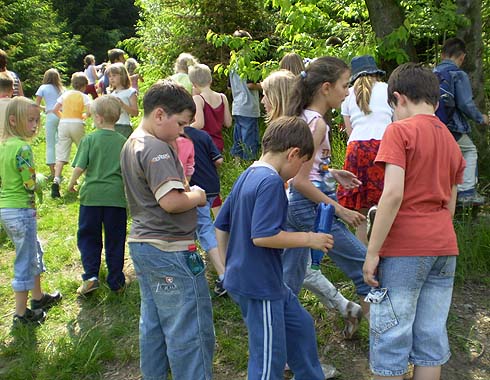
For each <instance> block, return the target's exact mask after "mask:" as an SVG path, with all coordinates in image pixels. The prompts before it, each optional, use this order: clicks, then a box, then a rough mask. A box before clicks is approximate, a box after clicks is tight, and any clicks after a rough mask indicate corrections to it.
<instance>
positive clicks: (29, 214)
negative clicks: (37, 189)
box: [0, 208, 46, 292]
mask: <svg viewBox="0 0 490 380" xmlns="http://www.w3.org/2000/svg"><path fill="white" fill-rule="evenodd" d="M0 222H1V223H2V226H3V228H4V229H5V232H7V235H8V236H9V238H10V239H11V240H12V242H13V243H14V245H15V261H14V279H13V280H12V288H13V289H14V291H16V292H25V291H28V290H31V289H33V288H34V277H35V276H38V275H40V274H41V273H42V272H44V271H45V270H46V268H45V267H44V262H43V250H42V247H41V243H39V240H38V238H37V220H36V210H35V209H33V208H1V209H0Z"/></svg>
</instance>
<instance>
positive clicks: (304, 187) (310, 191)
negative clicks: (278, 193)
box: [294, 122, 366, 227]
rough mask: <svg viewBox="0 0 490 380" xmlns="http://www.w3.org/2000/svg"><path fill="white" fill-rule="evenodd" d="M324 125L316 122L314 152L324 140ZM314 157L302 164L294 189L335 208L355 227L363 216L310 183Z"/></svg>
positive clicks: (315, 200)
mask: <svg viewBox="0 0 490 380" xmlns="http://www.w3.org/2000/svg"><path fill="white" fill-rule="evenodd" d="M326 131H327V129H326V125H325V123H324V122H317V127H316V129H315V131H314V132H313V140H314V142H315V151H316V150H317V149H319V148H318V147H319V146H320V144H321V142H322V141H323V139H324V138H325V134H326ZM313 163H314V157H313V158H312V159H311V160H310V161H308V162H305V163H304V164H303V166H302V167H301V169H300V170H299V172H298V174H296V176H295V177H294V187H295V188H296V189H297V190H298V191H299V192H300V193H301V194H303V195H304V196H305V197H306V198H308V199H309V200H311V201H312V202H315V203H320V202H323V203H325V204H331V205H333V206H334V207H335V214H336V215H337V216H338V217H339V218H341V219H342V220H344V221H345V222H347V223H348V224H350V225H351V226H353V227H357V226H358V225H359V224H360V223H361V222H362V221H363V220H365V219H366V218H365V216H364V215H362V214H360V213H358V212H357V211H354V210H349V209H347V208H345V207H343V206H341V205H340V204H338V203H337V202H335V201H334V200H332V199H331V198H329V197H328V196H327V195H326V194H324V193H323V192H322V191H320V190H319V189H317V188H316V187H315V186H314V185H313V184H312V183H311V181H310V178H309V175H310V172H311V170H312V168H313Z"/></svg>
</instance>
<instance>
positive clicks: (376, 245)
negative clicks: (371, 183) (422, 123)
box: [363, 164, 405, 287]
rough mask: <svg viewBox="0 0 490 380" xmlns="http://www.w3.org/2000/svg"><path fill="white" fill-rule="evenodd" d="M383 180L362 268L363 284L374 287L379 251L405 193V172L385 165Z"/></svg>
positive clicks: (399, 168) (375, 285) (376, 283)
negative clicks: (381, 191)
mask: <svg viewBox="0 0 490 380" xmlns="http://www.w3.org/2000/svg"><path fill="white" fill-rule="evenodd" d="M384 178H385V182H384V188H383V193H382V194H381V198H380V200H379V203H378V210H377V211H376V219H375V221H374V226H373V231H372V233H371V239H370V240H369V245H368V250H367V254H366V261H365V262H364V267H363V272H364V282H365V283H366V284H368V285H370V286H374V287H377V286H379V283H378V281H377V280H376V278H375V275H376V270H377V267H378V263H379V250H380V249H381V247H382V246H383V243H384V241H385V239H386V236H388V233H389V232H390V229H391V226H392V225H393V221H394V220H395V217H396V215H397V214H398V210H399V209H400V206H401V204H402V200H403V193H404V191H405V170H404V169H403V168H402V167H400V166H397V165H392V164H386V166H385V177H384Z"/></svg>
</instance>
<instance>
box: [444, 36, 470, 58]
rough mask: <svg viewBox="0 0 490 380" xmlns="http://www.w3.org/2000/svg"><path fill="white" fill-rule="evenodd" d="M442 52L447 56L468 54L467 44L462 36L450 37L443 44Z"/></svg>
mask: <svg viewBox="0 0 490 380" xmlns="http://www.w3.org/2000/svg"><path fill="white" fill-rule="evenodd" d="M441 54H442V55H443V56H444V57H447V58H451V57H454V58H456V57H459V56H460V55H461V54H466V44H465V43H464V41H463V40H462V39H461V38H458V37H454V38H449V39H447V40H446V42H444V45H442V50H441Z"/></svg>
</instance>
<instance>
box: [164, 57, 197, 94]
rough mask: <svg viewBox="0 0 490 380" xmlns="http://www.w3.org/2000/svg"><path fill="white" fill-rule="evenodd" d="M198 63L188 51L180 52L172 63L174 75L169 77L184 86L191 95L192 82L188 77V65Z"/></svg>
mask: <svg viewBox="0 0 490 380" xmlns="http://www.w3.org/2000/svg"><path fill="white" fill-rule="evenodd" d="M196 63H199V62H198V60H197V59H196V58H195V57H194V56H193V55H192V54H189V53H181V54H180V55H179V56H178V57H177V59H176V60H175V65H174V73H175V74H174V75H172V76H171V77H170V79H172V80H173V81H174V82H177V83H178V84H180V85H182V86H184V88H185V89H186V90H187V92H189V94H191V95H193V92H192V83H191V81H190V79H189V75H188V73H189V67H191V66H192V65H195V64H196Z"/></svg>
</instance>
